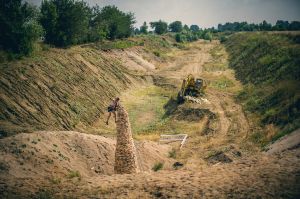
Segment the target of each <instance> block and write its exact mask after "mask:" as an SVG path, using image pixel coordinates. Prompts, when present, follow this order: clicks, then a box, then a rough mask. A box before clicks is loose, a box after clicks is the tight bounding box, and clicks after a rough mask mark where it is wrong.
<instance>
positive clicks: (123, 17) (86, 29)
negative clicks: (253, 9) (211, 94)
mask: <svg viewBox="0 0 300 199" xmlns="http://www.w3.org/2000/svg"><path fill="white" fill-rule="evenodd" d="M134 24H135V17H134V14H133V13H130V12H129V13H125V12H123V11H121V10H119V9H118V8H117V7H116V6H105V7H103V8H100V7H99V6H98V5H96V6H92V7H91V6H89V5H88V4H87V3H86V2H84V1H79V0H43V1H42V3H41V6H40V7H39V8H38V7H36V6H33V5H30V4H28V3H26V2H24V0H2V1H1V4H0V29H1V31H0V50H1V51H3V50H4V51H6V52H9V53H13V54H14V55H17V56H23V55H29V54H31V53H32V52H33V50H34V47H35V44H36V42H37V41H43V42H44V43H46V44H50V45H53V46H57V47H68V46H71V45H76V44H83V43H87V42H97V41H101V40H105V39H107V40H115V39H122V38H127V37H129V36H132V35H134V34H148V33H155V34H165V33H167V32H172V33H174V34H173V35H174V37H175V39H176V41H177V42H186V41H195V40H197V39H200V38H201V39H206V40H211V39H212V33H214V32H220V31H221V32H222V31H271V30H279V31H282V30H300V22H297V21H293V22H291V23H289V22H288V21H282V20H279V21H277V23H276V24H275V25H274V26H272V25H271V24H270V23H267V22H266V21H263V22H262V23H260V24H248V23H247V22H234V23H225V24H224V25H222V24H219V25H218V28H217V29H215V28H208V29H201V28H200V27H199V26H198V25H191V26H187V25H183V24H182V22H181V21H174V22H172V23H170V24H168V23H167V22H165V21H162V20H159V21H153V22H150V23H149V26H150V27H151V29H152V30H151V31H149V30H148V29H149V26H148V25H147V23H146V22H144V23H143V25H142V26H141V27H140V28H135V29H134ZM0 56H1V55H0ZM0 58H1V57H0Z"/></svg>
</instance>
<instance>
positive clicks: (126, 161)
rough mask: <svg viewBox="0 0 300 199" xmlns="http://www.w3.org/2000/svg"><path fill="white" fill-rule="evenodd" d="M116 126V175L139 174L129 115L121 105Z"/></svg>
mask: <svg viewBox="0 0 300 199" xmlns="http://www.w3.org/2000/svg"><path fill="white" fill-rule="evenodd" d="M116 124H117V127H116V128H117V145H116V152H115V166H114V171H115V173H116V174H129V173H137V172H139V168H138V164H137V156H136V149H135V146H134V142H133V138H132V133H131V126H130V122H129V118H128V113H127V112H126V110H125V109H124V107H122V106H121V105H119V107H118V110H117V122H116Z"/></svg>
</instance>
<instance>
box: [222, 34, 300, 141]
mask: <svg viewBox="0 0 300 199" xmlns="http://www.w3.org/2000/svg"><path fill="white" fill-rule="evenodd" d="M225 46H226V48H227V52H228V53H229V66H230V67H231V68H232V69H234V70H235V75H236V77H237V79H238V80H240V81H241V82H242V83H243V84H244V85H245V86H244V89H243V91H241V92H240V94H239V95H238V97H237V99H238V100H239V101H240V103H242V105H243V107H244V109H245V110H246V111H247V112H249V113H251V114H255V115H257V116H258V117H259V123H260V125H263V126H265V125H269V124H274V125H275V126H276V127H278V128H279V132H280V133H278V134H277V135H275V136H273V138H272V140H273V141H274V140H276V139H278V138H280V137H282V136H284V135H286V134H288V133H290V132H292V131H293V130H295V129H297V128H299V125H298V123H299V120H300V106H299V104H300V94H299V93H300V88H299V86H298V85H300V76H299V74H300V67H299V64H300V46H299V35H290V34H266V33H236V34H233V35H231V36H230V37H229V38H228V40H227V41H226V42H225ZM264 134H265V133H262V134H261V133H254V134H253V137H252V140H253V141H254V142H256V143H260V144H262V145H264V144H265V143H266V142H267V141H266V140H265V137H266V135H264ZM269 141H271V140H269Z"/></svg>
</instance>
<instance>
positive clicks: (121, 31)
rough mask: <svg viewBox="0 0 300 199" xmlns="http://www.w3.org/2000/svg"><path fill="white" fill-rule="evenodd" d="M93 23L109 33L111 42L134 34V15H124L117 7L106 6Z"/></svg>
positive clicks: (108, 36)
mask: <svg viewBox="0 0 300 199" xmlns="http://www.w3.org/2000/svg"><path fill="white" fill-rule="evenodd" d="M93 21H94V23H97V24H98V25H97V26H98V27H101V29H102V30H106V31H107V38H108V39H111V40H114V39H120V38H125V37H129V36H130V35H131V34H132V33H133V32H134V27H133V24H134V23H135V19H134V15H133V13H124V12H122V11H120V10H119V9H118V8H117V7H116V6H105V7H104V8H102V10H101V12H99V13H98V14H97V16H96V17H95V19H94V20H93Z"/></svg>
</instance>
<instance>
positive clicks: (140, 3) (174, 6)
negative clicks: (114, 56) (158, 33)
mask: <svg viewBox="0 0 300 199" xmlns="http://www.w3.org/2000/svg"><path fill="white" fill-rule="evenodd" d="M27 1H28V2H31V3H33V4H35V5H39V4H40V2H41V0H27ZM85 1H86V2H88V3H89V4H90V5H95V4H98V5H99V6H100V7H103V6H105V5H116V6H117V7H118V8H119V9H120V10H122V11H125V12H133V13H134V14H135V17H136V21H137V23H136V24H135V26H136V27H139V26H141V24H142V23H143V22H144V21H146V22H147V23H149V22H150V21H156V20H159V19H162V20H163V21H166V22H168V23H169V22H173V21H175V20H179V21H182V22H183V23H184V24H188V25H191V24H197V25H199V26H200V27H201V28H209V27H212V26H215V27H216V26H217V25H218V24H219V23H222V24H223V23H225V22H235V21H238V22H241V21H247V22H248V23H252V22H254V23H258V22H262V21H263V20H267V21H268V22H270V23H272V24H274V23H275V22H276V21H277V20H278V19H279V20H280V19H281V20H288V21H300V0H85Z"/></svg>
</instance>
